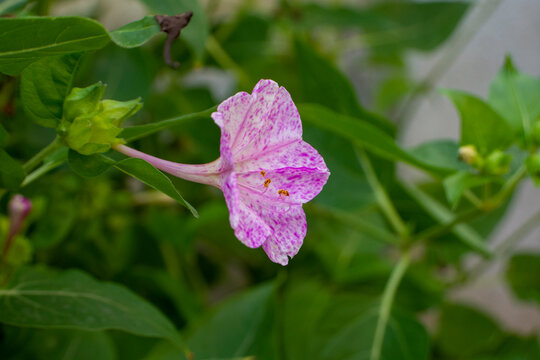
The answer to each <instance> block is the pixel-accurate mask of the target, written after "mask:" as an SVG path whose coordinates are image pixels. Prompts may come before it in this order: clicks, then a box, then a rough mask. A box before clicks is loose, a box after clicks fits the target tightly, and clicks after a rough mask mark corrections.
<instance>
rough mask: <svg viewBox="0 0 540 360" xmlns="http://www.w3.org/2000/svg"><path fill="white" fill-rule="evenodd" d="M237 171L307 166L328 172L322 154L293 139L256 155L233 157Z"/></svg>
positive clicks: (301, 141)
mask: <svg viewBox="0 0 540 360" xmlns="http://www.w3.org/2000/svg"><path fill="white" fill-rule="evenodd" d="M235 161H236V163H235V170H236V172H238V173H245V172H251V171H258V172H260V171H261V170H264V171H271V170H277V169H282V168H309V169H319V170H321V171H323V172H328V168H327V167H326V164H325V163H324V159H323V158H322V156H321V155H320V154H319V153H318V152H317V150H315V149H314V148H313V147H312V146H311V145H309V144H308V143H307V142H305V141H303V140H293V141H290V142H288V143H284V144H280V145H277V146H274V147H272V148H269V149H268V150H267V151H265V152H264V153H260V154H258V155H257V156H256V157H253V158H250V159H246V160H243V161H238V159H235Z"/></svg>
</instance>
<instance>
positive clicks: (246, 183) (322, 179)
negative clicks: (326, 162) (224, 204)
mask: <svg viewBox="0 0 540 360" xmlns="http://www.w3.org/2000/svg"><path fill="white" fill-rule="evenodd" d="M328 176H329V173H328V172H327V171H326V172H323V171H320V170H319V169H310V168H281V169H278V170H273V171H267V172H266V175H265V177H263V176H261V174H260V172H249V173H242V174H238V175H237V181H238V184H239V186H240V187H241V188H244V189H246V190H247V191H249V192H251V193H252V194H254V195H257V196H259V197H260V198H261V199H263V201H265V202H266V203H267V205H274V206H279V205H280V204H290V205H301V204H303V203H306V202H308V201H310V200H311V199H313V198H314V197H315V196H317V195H318V194H319V193H320V192H321V190H322V188H323V186H324V184H326V181H327V180H328ZM265 179H269V180H270V182H269V183H265V181H266V180H265ZM280 189H281V190H287V192H288V194H289V196H284V195H281V194H279V190H280Z"/></svg>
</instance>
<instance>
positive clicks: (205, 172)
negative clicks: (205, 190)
mask: <svg viewBox="0 0 540 360" xmlns="http://www.w3.org/2000/svg"><path fill="white" fill-rule="evenodd" d="M113 149H114V150H116V151H118V152H120V153H122V154H124V155H127V156H129V157H132V158H137V159H142V160H144V161H146V162H148V163H150V164H152V166H154V167H155V168H157V169H159V170H161V171H165V172H166V173H168V174H171V175H174V176H176V177H179V178H181V179H184V180H188V181H193V182H197V183H199V184H207V185H212V186H216V187H219V179H220V170H219V166H220V161H219V159H218V160H215V161H214V162H211V163H208V164H203V165H190V164H180V163H175V162H172V161H168V160H163V159H160V158H158V157H155V156H152V155H148V154H145V153H143V152H141V151H138V150H135V149H132V148H130V147H128V146H125V145H121V144H118V145H114V146H113Z"/></svg>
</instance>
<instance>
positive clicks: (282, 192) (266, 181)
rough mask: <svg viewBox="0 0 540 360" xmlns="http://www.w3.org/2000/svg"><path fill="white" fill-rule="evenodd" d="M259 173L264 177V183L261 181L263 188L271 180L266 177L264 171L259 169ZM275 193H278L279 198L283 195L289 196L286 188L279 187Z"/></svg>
mask: <svg viewBox="0 0 540 360" xmlns="http://www.w3.org/2000/svg"><path fill="white" fill-rule="evenodd" d="M260 174H261V176H262V177H263V178H265V180H264V183H263V186H264V187H265V188H268V186H269V185H270V183H271V182H272V180H271V179H269V178H267V177H266V171H264V170H261V172H260ZM265 191H266V190H265ZM277 193H278V195H279V197H280V198H283V197H284V196H290V194H289V191H287V190H285V189H279V190H278V192H277Z"/></svg>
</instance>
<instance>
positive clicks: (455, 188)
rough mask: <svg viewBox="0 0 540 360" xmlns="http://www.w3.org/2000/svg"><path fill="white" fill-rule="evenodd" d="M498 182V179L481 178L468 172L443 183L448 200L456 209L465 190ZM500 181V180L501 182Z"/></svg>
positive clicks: (457, 174)
mask: <svg viewBox="0 0 540 360" xmlns="http://www.w3.org/2000/svg"><path fill="white" fill-rule="evenodd" d="M494 181H497V178H496V177H492V176H479V175H476V174H471V173H470V172H467V171H458V172H456V173H455V174H453V175H451V176H449V177H447V178H445V179H444V181H443V186H444V191H445V193H446V198H447V199H448V202H449V203H450V205H451V206H452V207H453V208H454V207H455V206H456V205H457V204H458V201H459V199H460V198H461V195H463V192H464V191H465V190H468V189H471V188H474V187H477V186H480V185H484V184H488V183H490V182H494ZM499 181H500V180H499Z"/></svg>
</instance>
